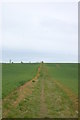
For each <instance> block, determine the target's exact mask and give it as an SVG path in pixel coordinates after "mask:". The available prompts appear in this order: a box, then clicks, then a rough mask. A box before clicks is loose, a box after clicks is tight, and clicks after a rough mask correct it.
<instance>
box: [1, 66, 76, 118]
mask: <svg viewBox="0 0 80 120" xmlns="http://www.w3.org/2000/svg"><path fill="white" fill-rule="evenodd" d="M38 83H39V84H38ZM37 87H38V88H37ZM37 89H38V92H39V93H40V94H39V93H37V94H36V95H37V96H35V93H34V91H36V90H37ZM31 94H32V96H33V98H30V101H32V103H33V105H34V107H39V109H38V111H37V110H36V109H35V108H30V109H32V111H31V112H30V111H29V113H27V114H25V111H21V114H23V118H24V116H26V115H28V114H30V115H31V114H33V109H34V113H36V114H37V117H39V118H53V117H59V118H60V117H62V118H65V117H71V118H72V117H73V118H75V117H77V115H78V101H77V98H76V97H75V95H74V94H72V92H71V91H70V90H69V89H68V88H66V87H65V86H63V85H62V84H61V83H59V82H58V81H56V80H53V79H52V78H51V77H50V76H49V75H48V69H47V67H45V65H44V64H41V65H40V67H39V68H38V72H37V75H36V76H35V78H33V79H32V80H31V81H29V82H27V83H25V84H24V85H23V86H21V87H19V88H18V89H17V90H15V91H13V92H12V93H11V94H10V95H9V96H7V97H6V98H5V99H4V100H3V104H5V105H6V104H8V103H9V102H10V105H11V106H10V107H9V108H10V109H9V108H8V109H7V108H3V117H7V116H8V115H9V112H10V110H11V109H12V108H13V109H14V110H15V109H16V108H17V107H18V105H19V103H21V102H23V101H24V100H26V99H27V98H28V97H29V96H30V95H31ZM15 95H16V98H14V97H15ZM36 97H38V98H39V99H40V102H39V103H38V104H35V103H36V102H35V101H36ZM30 101H29V103H26V104H25V105H24V106H23V107H25V108H26V111H28V110H27V107H28V106H29V107H33V106H31V104H32V103H31V102H30ZM30 103H31V104H30ZM38 105H39V106H38ZM22 112H23V113H22ZM17 114H18V111H17ZM19 115H20V111H19ZM33 117H34V115H33Z"/></svg>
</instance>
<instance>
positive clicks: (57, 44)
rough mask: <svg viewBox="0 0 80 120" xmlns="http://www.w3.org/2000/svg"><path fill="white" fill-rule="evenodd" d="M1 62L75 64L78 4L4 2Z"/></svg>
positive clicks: (76, 59)
mask: <svg viewBox="0 0 80 120" xmlns="http://www.w3.org/2000/svg"><path fill="white" fill-rule="evenodd" d="M2 41H3V42H2V43H3V45H2V57H3V61H4V62H9V60H10V59H11V60H12V61H14V62H20V61H24V62H28V61H32V62H35V61H42V60H43V61H44V62H77V61H78V4H77V3H76V2H71V3H70V2H69V3H68V2H67V3H63V2H60V3H59V2H58V3H54V2H51V3H46V2H44V3H37V2H36V3H13V4H12V3H4V4H3V5H2Z"/></svg>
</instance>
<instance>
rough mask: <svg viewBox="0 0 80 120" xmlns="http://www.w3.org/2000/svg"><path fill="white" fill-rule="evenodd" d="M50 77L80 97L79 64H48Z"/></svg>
mask: <svg viewBox="0 0 80 120" xmlns="http://www.w3.org/2000/svg"><path fill="white" fill-rule="evenodd" d="M46 65H47V67H48V72H49V75H50V76H51V77H52V78H53V79H55V80H58V81H59V82H61V83H62V84H63V85H65V86H66V87H68V88H70V89H71V90H72V91H73V93H75V94H76V95H78V64H77V63H62V64H61V63H60V64H59V63H58V64H56V63H54V64H53V63H51V64H46Z"/></svg>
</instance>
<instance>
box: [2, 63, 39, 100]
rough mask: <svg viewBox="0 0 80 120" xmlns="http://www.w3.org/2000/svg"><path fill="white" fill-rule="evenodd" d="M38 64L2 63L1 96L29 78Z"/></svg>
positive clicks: (35, 70) (33, 74) (32, 75)
mask: <svg viewBox="0 0 80 120" xmlns="http://www.w3.org/2000/svg"><path fill="white" fill-rule="evenodd" d="M38 67H39V64H18V63H15V64H3V65H2V77H3V81H2V88H3V91H2V92H3V94H2V95H3V98H4V97H5V96H7V95H8V94H9V93H10V92H12V91H13V90H14V89H16V88H17V87H19V86H21V85H23V84H24V83H25V82H27V81H29V80H31V79H32V78H33V77H34V76H35V75H36V73H37V70H38Z"/></svg>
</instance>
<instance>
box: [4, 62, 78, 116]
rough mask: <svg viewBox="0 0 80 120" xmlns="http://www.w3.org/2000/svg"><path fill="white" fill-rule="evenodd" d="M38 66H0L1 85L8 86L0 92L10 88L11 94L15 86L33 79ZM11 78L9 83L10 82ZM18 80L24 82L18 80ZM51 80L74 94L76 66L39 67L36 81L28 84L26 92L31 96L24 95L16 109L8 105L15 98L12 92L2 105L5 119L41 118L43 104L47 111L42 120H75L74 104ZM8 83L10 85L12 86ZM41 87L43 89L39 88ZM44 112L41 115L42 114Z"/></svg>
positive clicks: (76, 82) (43, 65) (16, 95)
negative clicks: (0, 73) (61, 119)
mask: <svg viewBox="0 0 80 120" xmlns="http://www.w3.org/2000/svg"><path fill="white" fill-rule="evenodd" d="M39 65H40V64H3V70H4V71H3V73H4V74H3V77H4V78H5V80H4V79H3V81H4V84H5V85H6V80H7V82H8V84H10V85H9V87H8V84H7V86H6V89H5V88H4V89H5V90H7V87H8V88H9V89H11V87H13V89H12V90H14V89H16V88H18V86H20V85H23V84H24V83H25V82H26V81H28V80H30V79H31V78H33V77H34V76H35V75H36V73H37V69H38V66H39ZM4 68H5V69H4ZM4 75H5V76H4ZM12 76H13V77H12ZM11 77H12V79H10V78H11ZM14 78H15V79H14ZM16 78H17V80H18V81H17V80H16ZM22 78H23V79H24V80H22ZM25 78H26V79H25ZM51 78H52V79H51ZM54 79H55V80H58V81H59V82H61V83H62V84H63V85H65V86H66V87H68V88H70V89H71V90H72V91H73V93H74V94H77V91H78V65H77V64H52V63H51V64H42V66H41V70H40V76H39V78H38V79H37V81H35V82H34V81H33V82H31V83H32V86H31V87H30V88H29V90H31V91H32V92H31V93H29V95H27V92H26V95H25V98H24V99H22V100H21V101H20V102H19V103H18V104H17V106H14V104H12V103H13V101H16V99H17V97H19V96H18V94H17V93H16V92H14V94H13V95H12V96H10V97H9V98H8V99H7V100H6V101H3V112H4V113H6V116H7V118H41V114H42V112H41V108H42V107H43V108H44V104H45V105H46V111H47V114H46V115H43V117H44V118H70V117H72V118H76V117H77V110H76V109H75V105H74V103H73V102H72V100H71V99H70V97H69V96H68V95H67V94H66V93H65V91H64V90H62V89H61V88H59V86H58V85H57V84H56V83H55V82H54ZM11 80H12V81H11ZM11 82H13V84H12V83H11ZM42 85H43V86H44V87H42ZM4 87H5V86H4ZM42 88H43V89H44V96H43V97H44V100H42V97H41V96H42V91H43V89H42ZM4 93H6V91H4ZM9 93H10V91H9V92H8V93H6V95H7V94H9ZM42 105H43V106H42ZM8 110H9V111H8ZM43 110H44V109H43ZM7 111H8V113H7ZM46 111H45V112H44V113H46Z"/></svg>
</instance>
